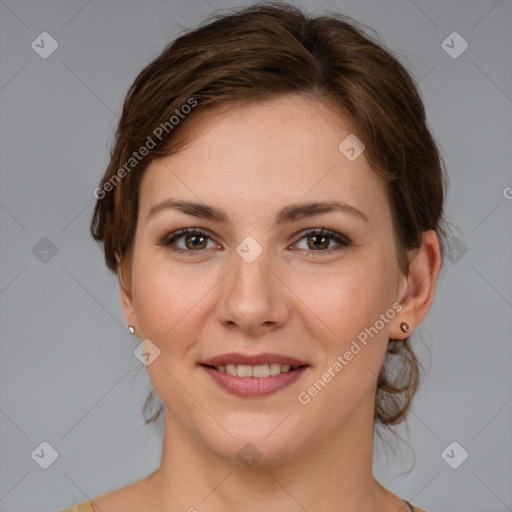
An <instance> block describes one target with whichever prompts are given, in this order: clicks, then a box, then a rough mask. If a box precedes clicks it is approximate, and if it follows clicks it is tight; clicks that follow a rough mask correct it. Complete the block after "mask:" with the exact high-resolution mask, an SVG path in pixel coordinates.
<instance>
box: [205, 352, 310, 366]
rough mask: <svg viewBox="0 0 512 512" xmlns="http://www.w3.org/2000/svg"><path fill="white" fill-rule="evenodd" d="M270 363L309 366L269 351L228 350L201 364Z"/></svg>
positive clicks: (254, 364) (253, 364)
mask: <svg viewBox="0 0 512 512" xmlns="http://www.w3.org/2000/svg"><path fill="white" fill-rule="evenodd" d="M271 363H279V364H289V365H290V366H304V365H307V366H309V365H308V363H306V362H304V361H300V360H299V359H296V358H295V357H290V356H285V355H283V354H272V353H270V352H266V353H263V354H255V355H245V354H240V353H238V352H230V353H229V354H220V355H218V356H215V357H211V358H210V359H206V360H205V361H203V362H202V363H201V364H204V365H207V366H220V365H225V364H236V365H238V364H247V365H250V366H257V365H260V364H271Z"/></svg>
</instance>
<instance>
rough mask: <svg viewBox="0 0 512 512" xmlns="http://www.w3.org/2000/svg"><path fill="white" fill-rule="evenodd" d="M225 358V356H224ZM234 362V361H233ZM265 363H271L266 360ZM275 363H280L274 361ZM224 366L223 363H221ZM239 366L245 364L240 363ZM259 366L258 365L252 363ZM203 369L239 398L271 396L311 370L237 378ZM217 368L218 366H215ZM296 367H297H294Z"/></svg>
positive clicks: (302, 368) (206, 368) (305, 367)
mask: <svg viewBox="0 0 512 512" xmlns="http://www.w3.org/2000/svg"><path fill="white" fill-rule="evenodd" d="M222 357H224V356H222ZM287 359H288V360H292V361H297V360H296V359H295V360H293V359H291V358H287ZM270 360H271V359H270ZM231 361H233V359H231ZM265 361H267V362H268V361H269V359H266V360H265ZM274 362H275V363H278V362H279V361H276V360H274ZM219 364H222V363H219ZM238 364H244V363H243V362H242V363H238ZM252 364H253V365H254V364H258V363H252ZM283 364H289V363H283ZM201 366H202V368H203V369H204V370H205V371H206V372H207V373H208V375H210V377H211V378H212V379H213V380H214V381H215V382H216V383H217V384H218V385H219V386H220V387H222V388H223V389H225V390H226V391H229V392H230V393H233V394H234V395H237V396H243V397H248V398H252V397H263V396H268V395H271V394H272V393H275V392H277V391H279V390H281V389H283V388H285V387H287V386H289V385H291V384H292V383H293V382H295V381H296V380H297V379H299V378H300V376H301V375H302V374H303V373H304V372H305V371H306V370H307V369H308V368H309V366H303V367H301V368H297V369H296V370H292V371H289V372H286V373H280V374H279V375H272V376H270V377H262V378H259V377H235V376H233V375H229V373H225V372H221V371H219V370H216V369H215V368H210V367H209V366H204V365H201ZM215 366H217V365H215ZM294 366H295V365H294Z"/></svg>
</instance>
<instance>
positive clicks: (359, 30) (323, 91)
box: [91, 2, 447, 427]
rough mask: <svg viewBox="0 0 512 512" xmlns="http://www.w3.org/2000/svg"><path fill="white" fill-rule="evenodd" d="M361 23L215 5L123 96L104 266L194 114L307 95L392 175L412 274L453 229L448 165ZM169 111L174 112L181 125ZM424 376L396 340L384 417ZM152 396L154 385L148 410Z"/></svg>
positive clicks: (103, 212) (386, 421) (401, 245)
mask: <svg viewBox="0 0 512 512" xmlns="http://www.w3.org/2000/svg"><path fill="white" fill-rule="evenodd" d="M363 27H364V25H361V24H360V23H358V22H356V21H354V20H353V19H352V18H350V17H348V16H345V15H342V14H332V13H330V14H329V15H328V16H327V15H324V16H317V17H313V16H308V15H305V14H304V13H302V12H301V11H300V10H299V9H297V8H295V7H292V6H289V5H280V4H279V5H277V4H276V3H275V2H274V3H273V4H257V5H254V6H252V7H249V8H246V9H243V10H239V11H235V12H230V13H229V14H220V15H219V14H218V15H216V16H214V17H213V18H212V19H210V20H207V22H205V23H204V24H203V25H202V26H200V27H199V28H197V29H195V30H193V31H191V32H189V33H186V34H184V35H182V36H181V37H179V38H178V39H176V40H175V41H174V42H172V43H170V44H168V45H167V46H166V47H165V48H164V50H163V51H162V52H161V54H160V55H159V56H158V57H157V58H156V59H155V60H153V61H152V62H151V63H150V64H149V65H148V66H146V67H145V68H144V69H143V70H142V71H141V72H140V73H139V75H138V76H137V78H136V79H135V81H134V83H133V84H132V86H131V87H130V89H129V91H128V93H127V96H126V99H125V101H124V105H123V112H122V116H121V119H120V121H119V125H118V128H117V132H116V137H115V141H114V144H113V148H112V151H111V159H110V163H109V165H108V167H107V169H106V172H105V174H104V176H103V178H102V181H101V184H100V187H99V188H98V189H96V190H97V191H99V193H97V194H96V193H95V195H96V197H97V198H98V200H97V203H96V207H95V210H94V214H93V218H92V222H91V232H92V235H93V237H94V238H95V240H97V241H98V242H101V243H103V249H104V253H105V259H106V264H107V266H108V267H109V268H110V269H111V270H112V271H113V272H115V273H118V272H120V273H121V274H122V273H123V267H124V264H125V263H126V262H129V261H130V252H131V249H132V246H133V238H134V232H135V226H136V223H137V209H138V189H139V183H140V179H141V177H142V174H143V172H144V169H145V168H146V167H147V165H148V164H149V162H150V161H151V160H152V159H154V158H156V157H159V156H164V155H167V154H170V153H171V152H173V151H177V149H179V147H182V146H183V144H184V141H183V140H181V141H180V140H179V139H178V137H177V134H178V133H180V132H181V131H182V130H183V128H184V127H185V126H186V125H187V124H188V123H189V122H190V121H191V120H192V119H194V118H196V117H197V116H198V115H202V114H204V113H207V112H208V111H210V110H212V109H219V108H230V107H232V106H236V105H240V104H250V103H255V102H259V101H264V100H267V99H272V98H275V97H277V96H280V95H289V94H300V95H302V96H303V97H305V98H306V99H312V100H317V101H318V100H319V101H325V102H328V103H329V104H331V105H334V106H336V107H337V108H338V109H339V111H340V113H343V114H344V115H345V116H346V117H347V119H348V120H349V121H350V122H351V124H352V126H353V127H354V129H355V130H356V132H355V133H356V134H357V137H358V138H359V139H361V140H362V141H363V143H364V144H365V146H366V149H365V155H366V158H367V159H368V160H369V162H370V164H371V165H372V167H373V168H374V170H375V172H377V173H378V175H379V176H381V177H382V178H383V179H384V180H385V182H386V184H387V193H388V198H389V202H390V207H391V210H392V215H393V224H394V230H395V240H396V250H397V258H398V262H399V265H400V268H401V270H402V271H403V272H404V273H405V274H406V275H407V274H408V264H409V262H408V258H407V255H408V252H407V250H408V249H418V248H419V247H420V245H421V235H422V232H423V231H426V230H430V229H432V230H435V231H436V232H437V233H438V234H439V235H441V236H442V237H445V236H446V233H445V231H444V229H443V223H444V220H443V202H444V198H445V197H444V195H445V191H446V184H447V179H446V176H445V173H444V162H443V160H442V158H441V156H440V154H439V151H438V148H437V146H436V143H435V141H434V139H433V137H432V135H431V133H430V131H429V129H428V127H427V122H426V116H425V110H424V106H423V103H422V100H421V97H420V94H419V91H418V89H417V87H416V85H415V83H414V81H413V79H412V78H411V76H410V75H409V74H408V72H407V71H406V69H405V68H404V66H403V65H402V64H401V63H400V62H399V61H398V59H397V58H395V57H394V56H393V55H391V53H390V52H389V51H388V50H386V49H385V48H384V47H383V45H382V44H380V43H379V42H378V41H377V39H374V38H372V37H371V36H369V35H367V34H366V33H365V32H364V31H363ZM187 104H188V105H189V106H190V108H188V109H185V108H184V106H185V105H187ZM192 105H193V108H192ZM213 111H215V110H213ZM187 112H188V113H187ZM180 113H181V114H183V115H180ZM173 116H174V117H175V118H176V119H177V116H179V118H180V119H179V120H178V122H177V123H174V122H173V121H172V118H173ZM157 127H160V130H158V128H157ZM164 131H165V134H164V133H163V132H164ZM156 134H158V136H157V135H156ZM150 139H151V141H152V142H151V144H149V140H150ZM155 139H158V140H155ZM340 142H341V141H340ZM142 146H146V147H151V149H149V151H147V156H145V158H144V159H141V160H140V163H139V160H137V162H135V161H133V160H131V159H132V158H133V155H134V152H137V151H139V150H140V149H141V147H142ZM127 162H131V164H134V165H133V166H132V167H134V170H133V171H132V170H131V169H127V166H126V163H127ZM122 169H124V172H123V171H122ZM418 382H419V362H418V360H417V358H416V356H415V354H414V351H413V349H412V347H411V344H410V342H409V339H408V338H407V339H405V340H392V339H390V340H389V346H388V352H387V354H386V358H385V361H384V364H383V367H382V370H381V373H380V375H379V377H378V384H377V391H376V402H375V422H376V424H377V425H378V424H380V426H382V427H384V426H390V425H394V424H398V423H400V422H401V421H403V420H404V419H405V417H406V415H407V412H408V410H409V407H410V403H411V400H412V398H413V396H414V394H415V392H416V389H417V387H418ZM153 399H154V395H153V393H152V391H150V393H149V395H148V398H147V400H146V403H145V404H144V409H143V411H144V413H145V412H146V408H147V407H148V406H149V405H150V404H151V402H152V400H153ZM161 411H162V406H160V408H159V410H158V411H157V412H156V413H155V414H154V415H153V416H152V417H150V418H146V423H149V422H153V421H155V420H156V419H157V418H158V416H159V415H160V413H161Z"/></svg>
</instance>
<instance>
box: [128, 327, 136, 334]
mask: <svg viewBox="0 0 512 512" xmlns="http://www.w3.org/2000/svg"><path fill="white" fill-rule="evenodd" d="M128 330H129V331H130V334H132V335H134V334H135V327H133V325H129V326H128Z"/></svg>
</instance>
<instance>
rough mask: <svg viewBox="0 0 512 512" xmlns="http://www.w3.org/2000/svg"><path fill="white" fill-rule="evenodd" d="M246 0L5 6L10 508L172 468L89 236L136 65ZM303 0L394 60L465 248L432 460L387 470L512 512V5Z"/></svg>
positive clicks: (445, 278) (425, 338) (434, 407)
mask: <svg viewBox="0 0 512 512" xmlns="http://www.w3.org/2000/svg"><path fill="white" fill-rule="evenodd" d="M249 3H250V2H226V1H220V0H219V1H216V0H208V1H206V0H176V1H172V2H164V1H160V0H152V1H146V2H135V1H129V2H128V1H121V0H116V1H112V0H110V1H103V2H101V1H99V0H90V1H87V0H79V1H78V0H77V1H75V0H73V1H69V0H68V1H66V2H64V1H23V0H18V1H16V0H0V109H1V110H0V111H1V117H0V166H1V167H0V168H1V172H2V177H1V192H0V234H1V245H0V258H1V271H0V334H1V357H0V367H1V373H0V432H1V439H0V510H1V511H2V512H4V511H5V512H8V511H29V510H38V511H51V510H57V509H59V508H61V507H64V506H70V505H72V504H75V503H77V502H79V501H83V500H86V499H88V498H92V497H94V496H97V495H98V494H100V493H103V492H105V491H107V490H110V489H114V488H117V487H120V486H123V485H126V484H128V483H130V482H132V481H133V480H136V479H139V478H142V477H143V476H145V475H147V474H148V473H150V472H151V471H152V470H153V469H155V468H156V467H157V466H158V463H159V458H160V449H161V425H160V426H156V427H155V426H144V425H143V418H142V414H141V406H142V404H143V401H144V398H145V396H146V393H147V390H148V389H149V385H150V384H149V380H148V378H147V374H146V371H145V368H144V367H143V365H142V364H141V363H140V362H139V361H138V360H137V359H136V358H135V357H134V355H133V350H134V348H135V347H136V345H137V344H138V340H136V339H135V338H133V337H131V336H130V335H129V334H128V332H127V331H126V326H125V323H124V319H123V316H122V313H121V308H120V305H119V298H118V290H117V283H116V280H115V278H114V277H112V276H111V275H110V274H109V273H108V272H107V270H106V268H105V266H104V264H103V259H102V254H101V252H100V250H99V248H98V247H97V246H96V244H95V242H94V241H93V240H92V238H91V237H90V235H89V232H88V227H89V220H90V217H91V213H92V207H93V204H94V198H93V196H92V190H93V189H94V187H95V186H96V185H97V183H98V181H99V178H100V176H101V174H102V172H103V170H104V168H105V166H106V163H107V161H108V146H109V144H110V141H111V140H112V135H113V130H114V127H115V124H116V121H117V117H118V116H119V114H120V108H121V102H122V100H123V97H124V94H125V93H126V90H127V88H128V86H129V85H130V83H131V82H132V80H133V79H134V78H135V75H136V74H137V72H138V71H139V70H140V69H141V68H142V67H143V66H144V65H146V64H147V63H149V62H150V61H151V60H152V59H153V58H155V57H156V56H157V55H158V53H159V52H160V51H161V49H162V48H163V46H164V45H165V44H166V43H167V42H168V41H170V40H171V39H173V38H174V37H175V36H176V35H178V34H180V33H181V32H182V31H183V30H185V29H186V28H187V27H193V26H195V25H197V24H198V23H199V22H200V21H202V20H203V19H204V17H205V16H207V15H208V14H209V13H211V12H213V11H214V10H215V9H218V8H225V7H236V6H242V5H248V4H249ZM294 3H295V4H296V5H300V6H302V7H303V8H305V9H306V10H308V11H313V10H316V9H320V10H326V9H332V10H335V11H342V12H345V13H347V14H349V15H351V16H353V17H355V18H356V19H358V20H360V21H361V22H363V23H365V24H367V25H369V26H370V27H373V28H375V29H376V30H377V32H378V33H379V34H380V36H381V39H382V41H383V42H384V43H385V44H387V45H388V46H389V47H390V48H391V49H393V50H395V51H396V53H397V55H398V56H399V58H400V60H401V61H402V62H403V63H404V64H405V65H406V66H407V67H408V69H409V70H410V71H411V73H412V74H413V75H414V77H415V78H416V80H417V82H419V85H420V88H421V91H422V94H423V96H424V99H425V104H426V108H427V111H428V116H429V122H430V126H431V128H432V131H433V133H434V135H435V137H436V139H437V140H438V141H439V142H440V144H441V146H442V148H443V151H444V155H445V158H446V163H447V168H448V173H449V177H450V183H451V187H450V190H449V196H448V204H447V213H448V216H449V219H450V220H451V221H452V222H453V223H454V224H455V225H456V228H455V231H454V232H453V234H454V235H455V236H456V237H457V240H452V244H453V247H452V248H453V249H454V252H453V253H451V256H450V257H451V259H452V261H448V265H447V266H446V268H445V269H443V272H442V276H441V278H440V280H439V283H438V291H437V297H436V300H435V302H434V305H433V308H432V310H431V312H430V314H429V315H428V317H427V319H426V320H425V321H424V323H423V324H422V326H421V327H420V328H419V329H418V330H417V331H416V333H415V335H414V339H415V344H416V347H417V350H418V353H419V355H420V357H421V360H422V362H423V363H424V365H425V367H426V368H427V370H428V374H427V375H426V377H425V379H424V380H423V382H422V385H421V388H420V391H419V393H418V395H417V398H416V400H415V402H414V404H413V408H412V411H411V415H410V419H409V421H408V425H409V437H408V438H407V437H406V439H408V441H409V443H410V445H411V446H412V447H413V448H414V450H415V453H416V460H415V461H414V460H413V456H412V451H411V450H410V449H408V448H407V447H406V446H401V447H400V449H399V451H398V457H397V458H394V457H393V456H392V454H389V455H386V453H385V451H384V450H383V449H382V448H381V447H378V449H377V454H376V476H377V477H378V478H379V479H380V480H381V481H382V483H383V484H384V485H386V486H388V487H389V488H390V489H392V490H393V491H394V492H396V493H398V494H399V495H401V496H402V497H404V498H405V499H408V500H410V501H412V502H413V503H415V504H417V505H420V506H423V507H425V508H427V509H428V510H429V511H431V512H433V511H450V512H458V511H460V512H462V511H464V512H473V511H485V512H491V511H492V512H498V511H500V512H501V511H505V510H512V485H511V482H512V428H511V426H512V371H511V368H512V365H511V363H512V343H511V334H510V333H511V327H512V315H511V308H512V287H511V282H512V275H511V274H512V271H511V265H510V262H511V254H512V251H511V241H512V237H511V229H510V227H511V222H510V221H511V218H512V217H511V210H512V200H511V199H510V197H511V196H512V189H510V187H512V173H511V161H512V160H511V152H512V150H511V146H512V144H511V143H512V116H511V113H512V69H511V61H510V53H511V49H512V2H511V1H510V0H500V1H496V0H481V1H441V0H436V1H426V0H414V1H412V0H386V1H378V0H372V1H357V0H352V1H343V0H339V1H338V2H334V1H331V2H329V1H325V2H318V1H303V2H294ZM43 31H47V32H49V33H50V34H51V36H52V37H53V38H54V39H55V40H56V41H57V42H58V45H59V46H58V49H57V50H56V51H55V52H54V53H53V54H52V55H51V56H50V57H48V58H47V59H43V58H41V57H40V56H39V54H38V53H36V52H35V51H34V50H33V49H32V48H31V43H32V41H34V40H35V39H36V38H37V36H39V34H41V32H43ZM453 31H457V32H458V33H460V34H461V36H462V37H463V38H464V39H465V40H466V41H467V42H468V44H469V47H468V49H467V50H466V51H465V52H464V53H462V54H461V55H460V56H459V57H458V58H452V57H451V56H450V55H448V53H446V51H445V50H444V49H443V48H442V46H441V43H442V42H443V41H444V40H445V39H446V37H447V36H448V35H449V34H451V33H452V32H453ZM459 43H460V41H459V42H454V43H453V45H454V46H455V50H457V49H458V48H460V45H459ZM450 44H451V43H450ZM453 45H452V46H453ZM46 48H48V46H46ZM507 187H509V188H507ZM507 196H508V197H507ZM43 237H47V238H48V239H49V240H51V242H52V243H53V244H54V245H55V248H56V249H57V252H56V253H55V254H54V255H52V252H51V251H50V252H49V253H47V254H46V255H45V253H44V252H42V250H43V249H44V248H45V247H46V246H47V245H48V242H47V241H43V242H39V241H40V239H41V238H43ZM38 242H39V245H36V244H38ZM45 244H46V246H45ZM34 246H36V249H33V247H34ZM46 248H47V247H46ZM45 258H46V261H45ZM41 260H43V261H41ZM399 432H401V433H402V435H404V436H407V431H406V429H405V428H401V429H399ZM43 441H46V442H48V443H50V445H51V446H53V447H54V449H55V450H56V451H57V452H58V458H57V460H56V461H55V462H54V463H53V464H52V465H51V466H50V467H49V468H48V469H42V468H41V467H40V466H39V465H38V464H36V462H35V461H34V460H33V458H32V457H31V453H33V451H34V450H35V449H36V448H37V447H38V446H39V445H40V443H41V442H43ZM453 441H457V442H458V443H459V444H460V445H461V446H462V447H463V448H464V449H465V450H466V451H467V452H468V453H469V457H468V459H467V460H466V461H465V462H464V463H463V464H462V465H460V467H458V469H452V468H451V467H450V466H449V465H448V464H447V463H446V462H445V461H444V460H443V458H442V457H441V453H442V452H443V450H444V449H445V448H446V447H447V446H448V445H449V444H450V443H451V442H453ZM457 450H459V451H457ZM453 453H454V454H455V458H457V457H460V449H459V448H457V449H456V450H455V451H454V452H453ZM452 458H453V457H452ZM413 464H414V467H413V469H412V471H408V470H410V469H411V467H412V466H413ZM201 498H202V497H198V502H199V499H201Z"/></svg>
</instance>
